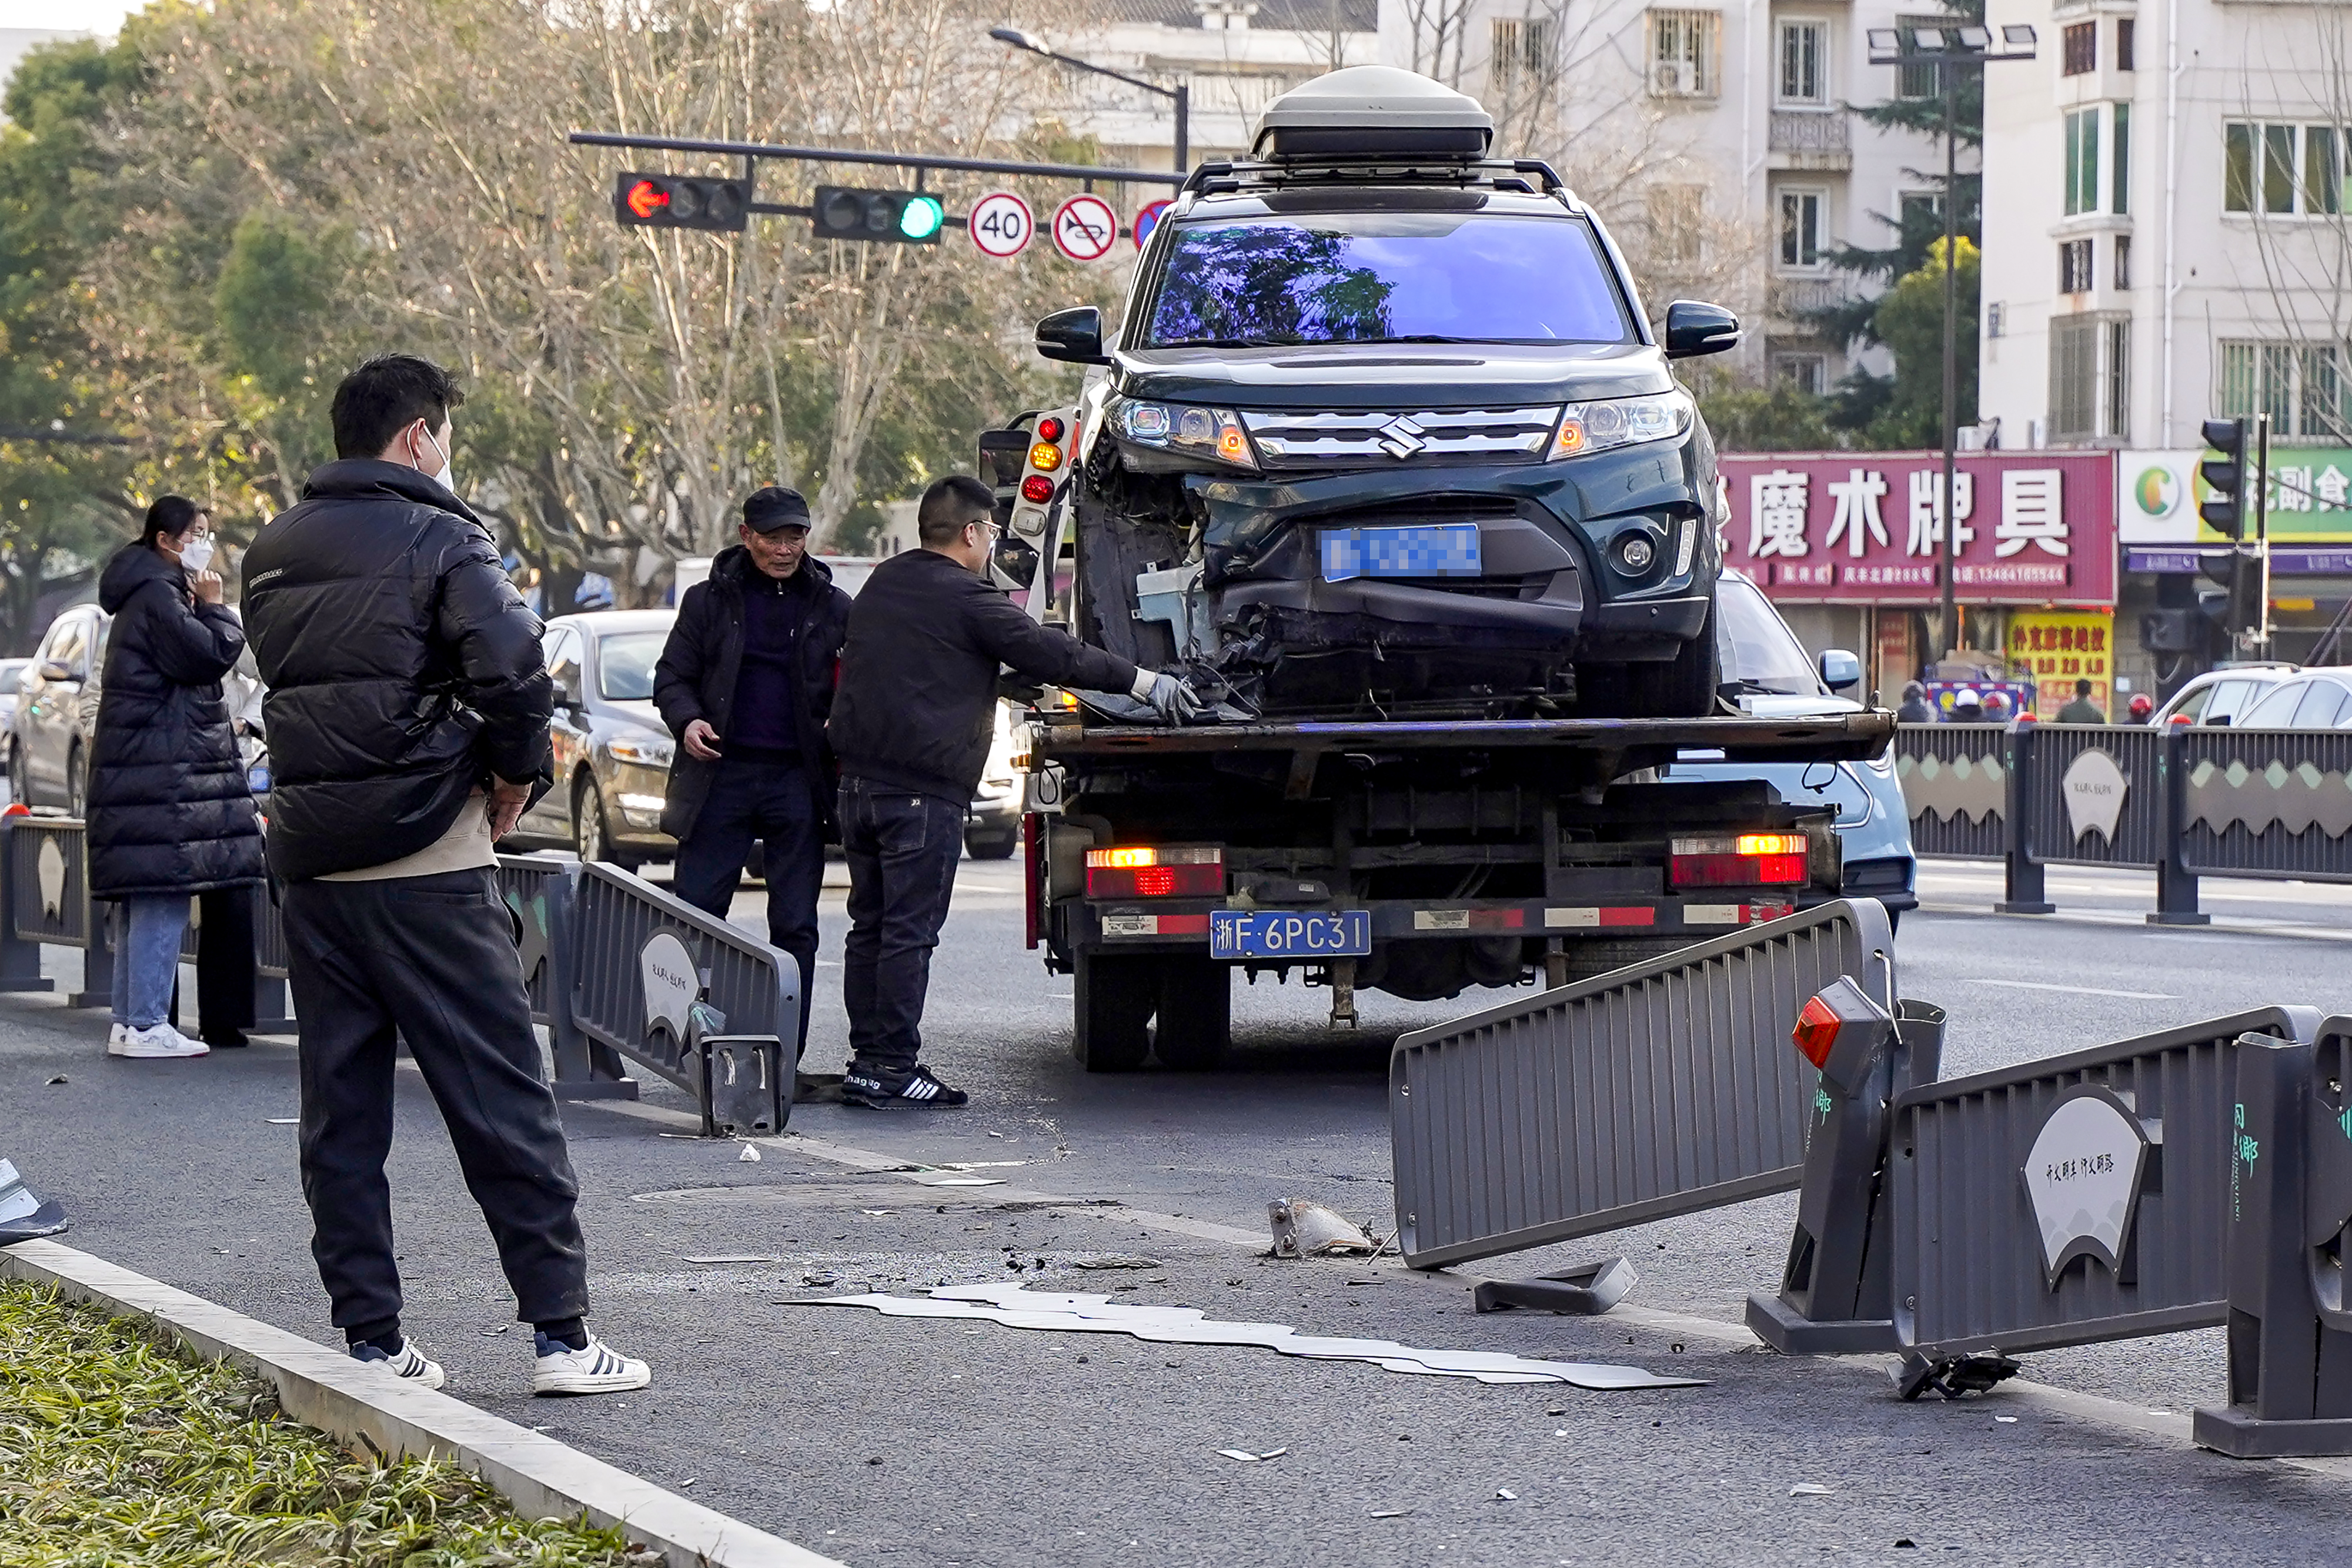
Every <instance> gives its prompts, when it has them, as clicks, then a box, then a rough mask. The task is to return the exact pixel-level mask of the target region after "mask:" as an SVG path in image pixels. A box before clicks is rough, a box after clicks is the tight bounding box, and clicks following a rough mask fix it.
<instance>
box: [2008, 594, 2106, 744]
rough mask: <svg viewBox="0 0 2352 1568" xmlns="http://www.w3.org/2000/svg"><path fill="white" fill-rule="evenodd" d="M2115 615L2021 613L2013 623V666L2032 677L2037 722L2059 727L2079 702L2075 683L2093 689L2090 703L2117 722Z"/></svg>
mask: <svg viewBox="0 0 2352 1568" xmlns="http://www.w3.org/2000/svg"><path fill="white" fill-rule="evenodd" d="M2115 640H2116V638H2115V612H2113V611H2110V610H2022V611H2020V612H2017V613H2016V614H2014V615H2011V617H2010V618H2009V662H2010V664H2011V665H2012V666H2014V667H2017V668H2020V669H2026V670H2031V671H2032V672H2033V685H2034V697H2033V707H2034V716H2035V717H2036V718H2039V719H2042V720H2044V721H2045V722H2055V721H2056V719H2057V717H2058V710H2059V709H2061V708H2063V707H2064V706H2066V705H2067V704H2068V703H2070V702H2073V701H2074V683H2075V682H2076V681H2078V680H2083V681H2088V682H2090V683H2091V700H2092V701H2093V702H2094V703H2096V704H2097V705H2098V708H2099V711H2100V712H2101V713H2103V714H2105V715H2106V716H2108V717H2109V718H2111V719H2112V718H2113V717H2114V716H2115V706H2114V704H2115V676H2116V664H2115V652H2114V649H2115Z"/></svg>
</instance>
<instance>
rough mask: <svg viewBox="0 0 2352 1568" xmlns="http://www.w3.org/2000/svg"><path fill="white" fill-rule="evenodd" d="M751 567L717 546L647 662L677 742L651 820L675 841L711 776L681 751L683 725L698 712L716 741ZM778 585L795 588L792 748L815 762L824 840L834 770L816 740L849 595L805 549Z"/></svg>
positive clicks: (725, 729) (812, 778) (738, 650)
mask: <svg viewBox="0 0 2352 1568" xmlns="http://www.w3.org/2000/svg"><path fill="white" fill-rule="evenodd" d="M759 570H760V569H759V568H758V567H756V566H753V565H752V564H751V552H750V551H749V550H747V549H744V548H743V547H742V546H741V545H730V546H728V547H727V548H726V549H723V550H720V551H719V554H718V556H717V558H716V559H713V560H712V561H711V563H710V576H709V579H708V580H705V581H702V582H698V583H696V584H695V585H694V586H693V587H692V588H689V589H688V590H687V591H686V593H685V595H684V596H683V597H682V598H680V599H679V600H678V603H677V622H675V623H673V624H672V625H671V627H670V631H669V641H668V642H667V643H664V644H663V645H662V656H661V663H660V664H656V666H655V667H654V706H656V707H658V708H659V709H661V716H662V722H663V723H664V724H667V725H668V726H669V732H670V734H672V735H674V736H676V737H678V739H679V742H680V744H679V746H678V747H677V753H676V759H675V760H674V761H672V763H671V764H670V774H669V793H668V796H667V801H666V803H665V804H664V805H663V807H662V820H661V827H662V831H663V832H665V833H667V834H669V835H670V836H671V837H672V838H675V839H677V840H678V841H681V842H683V841H685V839H686V836H687V835H688V833H691V832H692V831H694V824H695V821H696V820H697V819H698V818H699V817H700V816H701V815H702V803H703V802H704V801H705V800H709V798H710V783H711V780H712V779H716V778H717V777H718V776H719V764H718V763H716V762H705V761H703V760H702V758H698V757H695V756H692V755H690V754H689V753H688V751H687V749H686V747H685V745H684V741H685V738H686V727H687V726H688V725H689V724H692V723H693V722H694V721H695V720H696V719H703V720H705V721H707V722H708V723H709V726H710V727H711V728H713V729H715V730H717V731H718V732H719V737H720V740H719V745H720V747H722V748H723V747H725V745H726V739H725V737H727V736H728V735H729V734H730V733H731V730H730V725H731V723H732V721H733V718H734V709H735V683H736V678H737V676H738V675H740V674H741V673H742V668H743V591H744V587H745V585H746V584H747V583H749V582H750V581H751V578H752V577H753V576H755V575H757V574H758V572H759ZM784 586H785V590H786V591H788V592H793V593H798V594H800V595H801V596H802V612H801V632H800V636H799V638H798V639H797V647H796V649H795V652H796V653H797V654H798V664H797V666H796V667H795V668H794V670H793V678H794V686H795V688H796V693H797V695H798V697H799V711H798V713H797V714H796V715H795V717H796V718H798V719H799V720H800V722H801V724H802V725H803V726H804V728H803V731H802V733H801V751H802V754H803V756H805V757H814V758H815V759H816V761H817V766H816V767H814V768H808V769H806V771H807V773H808V775H809V784H810V787H811V788H812V789H814V791H815V793H816V811H817V820H818V821H821V822H824V824H826V834H825V836H826V837H827V838H831V837H833V836H835V835H834V831H833V825H832V824H833V817H834V785H835V768H834V760H833V753H832V751H831V750H830V749H829V748H828V747H826V746H825V743H824V721H825V718H826V716H828V715H830V714H831V713H832V712H833V686H834V681H835V676H836V675H837V674H838V673H839V670H840V665H841V644H842V640H843V639H844V638H845V637H846V636H848V634H849V595H847V594H846V593H844V592H843V591H841V590H840V589H838V588H835V586H834V585H833V569H832V568H831V567H829V566H827V565H825V564H824V561H823V560H821V559H818V558H817V557H815V556H813V555H812V556H803V557H802V558H801V569H800V570H798V571H796V572H794V573H793V575H792V576H791V577H789V578H787V579H785V580H784Z"/></svg>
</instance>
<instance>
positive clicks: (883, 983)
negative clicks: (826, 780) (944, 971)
mask: <svg viewBox="0 0 2352 1568" xmlns="http://www.w3.org/2000/svg"><path fill="white" fill-rule="evenodd" d="M964 811H965V805H964V803H963V802H962V801H961V800H946V799H944V798H942V797H940V796H937V795H917V794H911V793H909V792H908V791H907V790H904V789H885V788H884V787H883V786H881V785H879V784H874V783H869V782H868V781H867V780H866V779H843V780H842V781H841V852H842V855H843V857H844V858H845V859H846V860H847V861H848V862H849V936H848V937H847V939H846V940H845V941H844V942H843V944H842V954H841V956H842V969H841V999H842V1002H843V1005H844V1006H845V1008H846V1009H848V1012H849V1053H850V1055H851V1057H852V1058H854V1059H855V1060H856V1061H859V1062H861V1063H864V1064H865V1065H866V1066H869V1067H892V1068H908V1067H912V1066H914V1065H915V1059H916V1057H917V1056H918V1055H919V1054H920V1052H921V1051H922V1049H923V998H924V995H925V993H927V992H928V991H929V989H930V986H931V949H933V948H934V947H937V946H939V945H940V926H942V925H946V924H947V918H948V900H949V899H950V898H951V897H952V896H954V894H955V873H956V862H958V861H960V860H961V859H962V858H963V819H964Z"/></svg>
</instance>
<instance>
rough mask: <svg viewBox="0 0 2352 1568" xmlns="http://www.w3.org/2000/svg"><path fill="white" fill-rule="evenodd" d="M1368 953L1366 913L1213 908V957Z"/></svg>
mask: <svg viewBox="0 0 2352 1568" xmlns="http://www.w3.org/2000/svg"><path fill="white" fill-rule="evenodd" d="M1371 950H1372V914H1371V911H1370V910H1369V909H1317V910H1298V909H1213V910H1211V911H1209V956H1210V957H1212V958H1360V957H1362V956H1364V955H1365V954H1367V953H1369V952H1370V951H1371Z"/></svg>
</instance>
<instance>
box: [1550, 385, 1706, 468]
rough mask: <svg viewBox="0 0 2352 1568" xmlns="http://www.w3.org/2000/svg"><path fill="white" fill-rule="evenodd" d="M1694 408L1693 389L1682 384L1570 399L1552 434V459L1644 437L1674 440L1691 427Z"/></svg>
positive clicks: (1598, 449) (1573, 455) (1610, 446)
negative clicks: (1598, 397) (1643, 394)
mask: <svg viewBox="0 0 2352 1568" xmlns="http://www.w3.org/2000/svg"><path fill="white" fill-rule="evenodd" d="M1694 412H1695V409H1694V405H1693V404H1692V402H1691V396H1690V393H1688V392H1684V391H1682V390H1681V389H1680V388H1676V389H1675V391H1673V392H1653V393H1651V394H1650V395H1648V396H1646V397H1612V398H1610V399H1609V400H1607V401H1606V402H1572V403H1570V404H1569V405H1568V408H1567V411H1566V412H1565V413H1562V414H1561V415H1560V418H1559V431H1558V432H1557V433H1556V434H1554V435H1553V436H1552V438H1551V458H1550V461H1552V462H1555V463H1557V462H1559V460H1560V459H1561V458H1563V457H1582V456H1585V455H1588V454H1591V453H1594V452H1606V451H1608V450H1610V449H1611V448H1612V447H1616V446H1632V445H1634V444H1636V443H1639V442H1643V441H1667V440H1671V439H1673V438H1674V437H1675V436H1677V435H1680V434H1683V432H1685V431H1686V430H1688V429H1689V428H1690V427H1691V418H1692V416H1693V413H1694Z"/></svg>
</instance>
